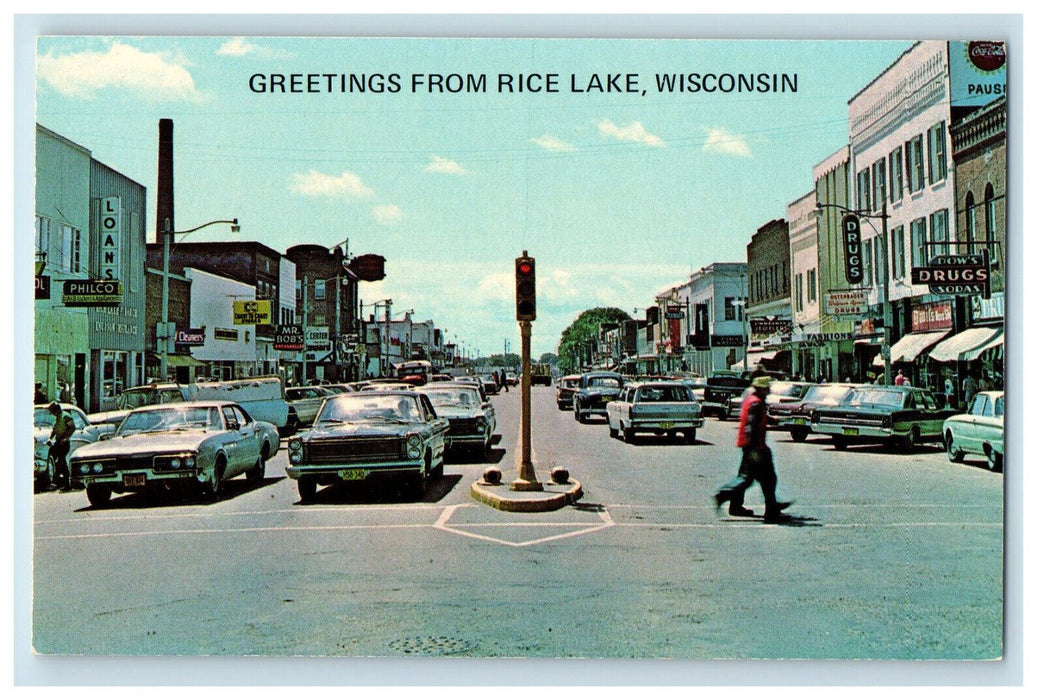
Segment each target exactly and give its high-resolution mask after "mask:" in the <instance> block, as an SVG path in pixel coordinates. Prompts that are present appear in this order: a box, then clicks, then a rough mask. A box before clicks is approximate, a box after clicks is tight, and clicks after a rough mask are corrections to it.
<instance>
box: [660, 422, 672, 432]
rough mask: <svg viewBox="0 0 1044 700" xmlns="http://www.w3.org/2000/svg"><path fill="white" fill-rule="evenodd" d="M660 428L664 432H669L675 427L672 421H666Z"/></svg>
mask: <svg viewBox="0 0 1044 700" xmlns="http://www.w3.org/2000/svg"><path fill="white" fill-rule="evenodd" d="M660 427H661V428H663V429H664V430H668V429H670V428H673V427H674V423H672V422H671V421H664V422H663V423H660Z"/></svg>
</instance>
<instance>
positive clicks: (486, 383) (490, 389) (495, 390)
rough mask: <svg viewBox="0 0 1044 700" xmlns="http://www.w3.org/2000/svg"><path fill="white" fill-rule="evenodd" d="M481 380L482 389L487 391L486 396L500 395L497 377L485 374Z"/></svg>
mask: <svg viewBox="0 0 1044 700" xmlns="http://www.w3.org/2000/svg"><path fill="white" fill-rule="evenodd" d="M480 379H481V380H482V388H483V389H484V390H485V391H486V394H488V395H489V396H493V395H494V394H499V393H500V382H498V381H497V379H496V377H494V376H493V375H492V374H484V375H482V377H480Z"/></svg>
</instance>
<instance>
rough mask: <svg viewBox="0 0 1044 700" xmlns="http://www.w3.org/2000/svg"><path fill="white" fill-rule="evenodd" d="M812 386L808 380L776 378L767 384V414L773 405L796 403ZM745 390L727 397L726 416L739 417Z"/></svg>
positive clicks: (745, 394) (770, 411)
mask: <svg viewBox="0 0 1044 700" xmlns="http://www.w3.org/2000/svg"><path fill="white" fill-rule="evenodd" d="M811 386H813V385H812V384H810V383H809V382H790V381H783V380H776V381H774V382H772V384H771V385H770V386H769V393H768V396H766V397H765V405H766V406H767V407H768V412H769V415H772V408H773V407H774V406H782V405H785V404H791V403H798V402H800V401H801V399H802V398H803V397H804V396H805V392H807V391H808V389H809V387H811ZM746 396H747V392H746V391H745V392H744V393H743V394H742V395H740V396H733V397H732V398H731V399H729V408H728V413H727V414H726V417H727V418H739V414H740V408H742V407H743V400H744V399H745V398H746Z"/></svg>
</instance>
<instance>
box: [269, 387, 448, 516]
mask: <svg viewBox="0 0 1044 700" xmlns="http://www.w3.org/2000/svg"><path fill="white" fill-rule="evenodd" d="M448 432H449V421H448V420H446V419H445V418H440V417H438V415H437V414H436V413H435V408H434V407H433V406H432V404H431V401H430V400H429V399H428V397H427V396H424V395H423V394H418V393H417V392H414V391H389V390H374V391H359V392H356V393H353V394H339V395H337V396H331V397H329V398H327V400H326V402H325V403H323V408H322V410H320V411H319V415H318V417H317V418H316V419H315V424H314V425H313V426H312V429H311V430H306V431H304V432H302V433H298V434H297V435H296V436H294V437H293V438H291V439H290V442H289V443H288V444H287V453H288V455H289V462H290V464H289V466H288V467H287V468H286V473H287V475H288V476H289V477H290V478H291V479H294V480H296V481H297V490H298V493H299V494H300V496H301V500H302V501H309V500H311V499H312V497H313V496H315V492H316V489H317V488H318V487H319V486H320V485H326V484H337V483H342V482H362V481H369V480H378V479H394V480H397V481H400V482H404V483H405V484H406V485H407V487H408V488H409V490H410V491H411V492H412V494H413V495H415V496H416V497H418V498H420V497H421V496H423V495H424V490H425V487H426V485H427V481H428V478H429V477H431V476H438V475H440V474H441V473H442V469H443V458H444V454H445V449H446V434H447V433H448Z"/></svg>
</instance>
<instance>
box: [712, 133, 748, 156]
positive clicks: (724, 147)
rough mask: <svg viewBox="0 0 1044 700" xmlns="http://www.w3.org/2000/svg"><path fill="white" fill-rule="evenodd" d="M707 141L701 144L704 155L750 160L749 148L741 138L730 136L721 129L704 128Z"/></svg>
mask: <svg viewBox="0 0 1044 700" xmlns="http://www.w3.org/2000/svg"><path fill="white" fill-rule="evenodd" d="M703 131H704V132H705V133H706V134H707V140H706V141H704V142H703V151H704V153H719V154H721V155H726V156H740V157H741V158H750V157H751V156H752V153H751V150H750V146H748V145H747V142H746V141H745V140H744V139H743V137H742V136H738V135H736V134H731V133H729V132H728V131H727V130H725V129H721V128H715V129H710V128H704V130H703Z"/></svg>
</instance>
